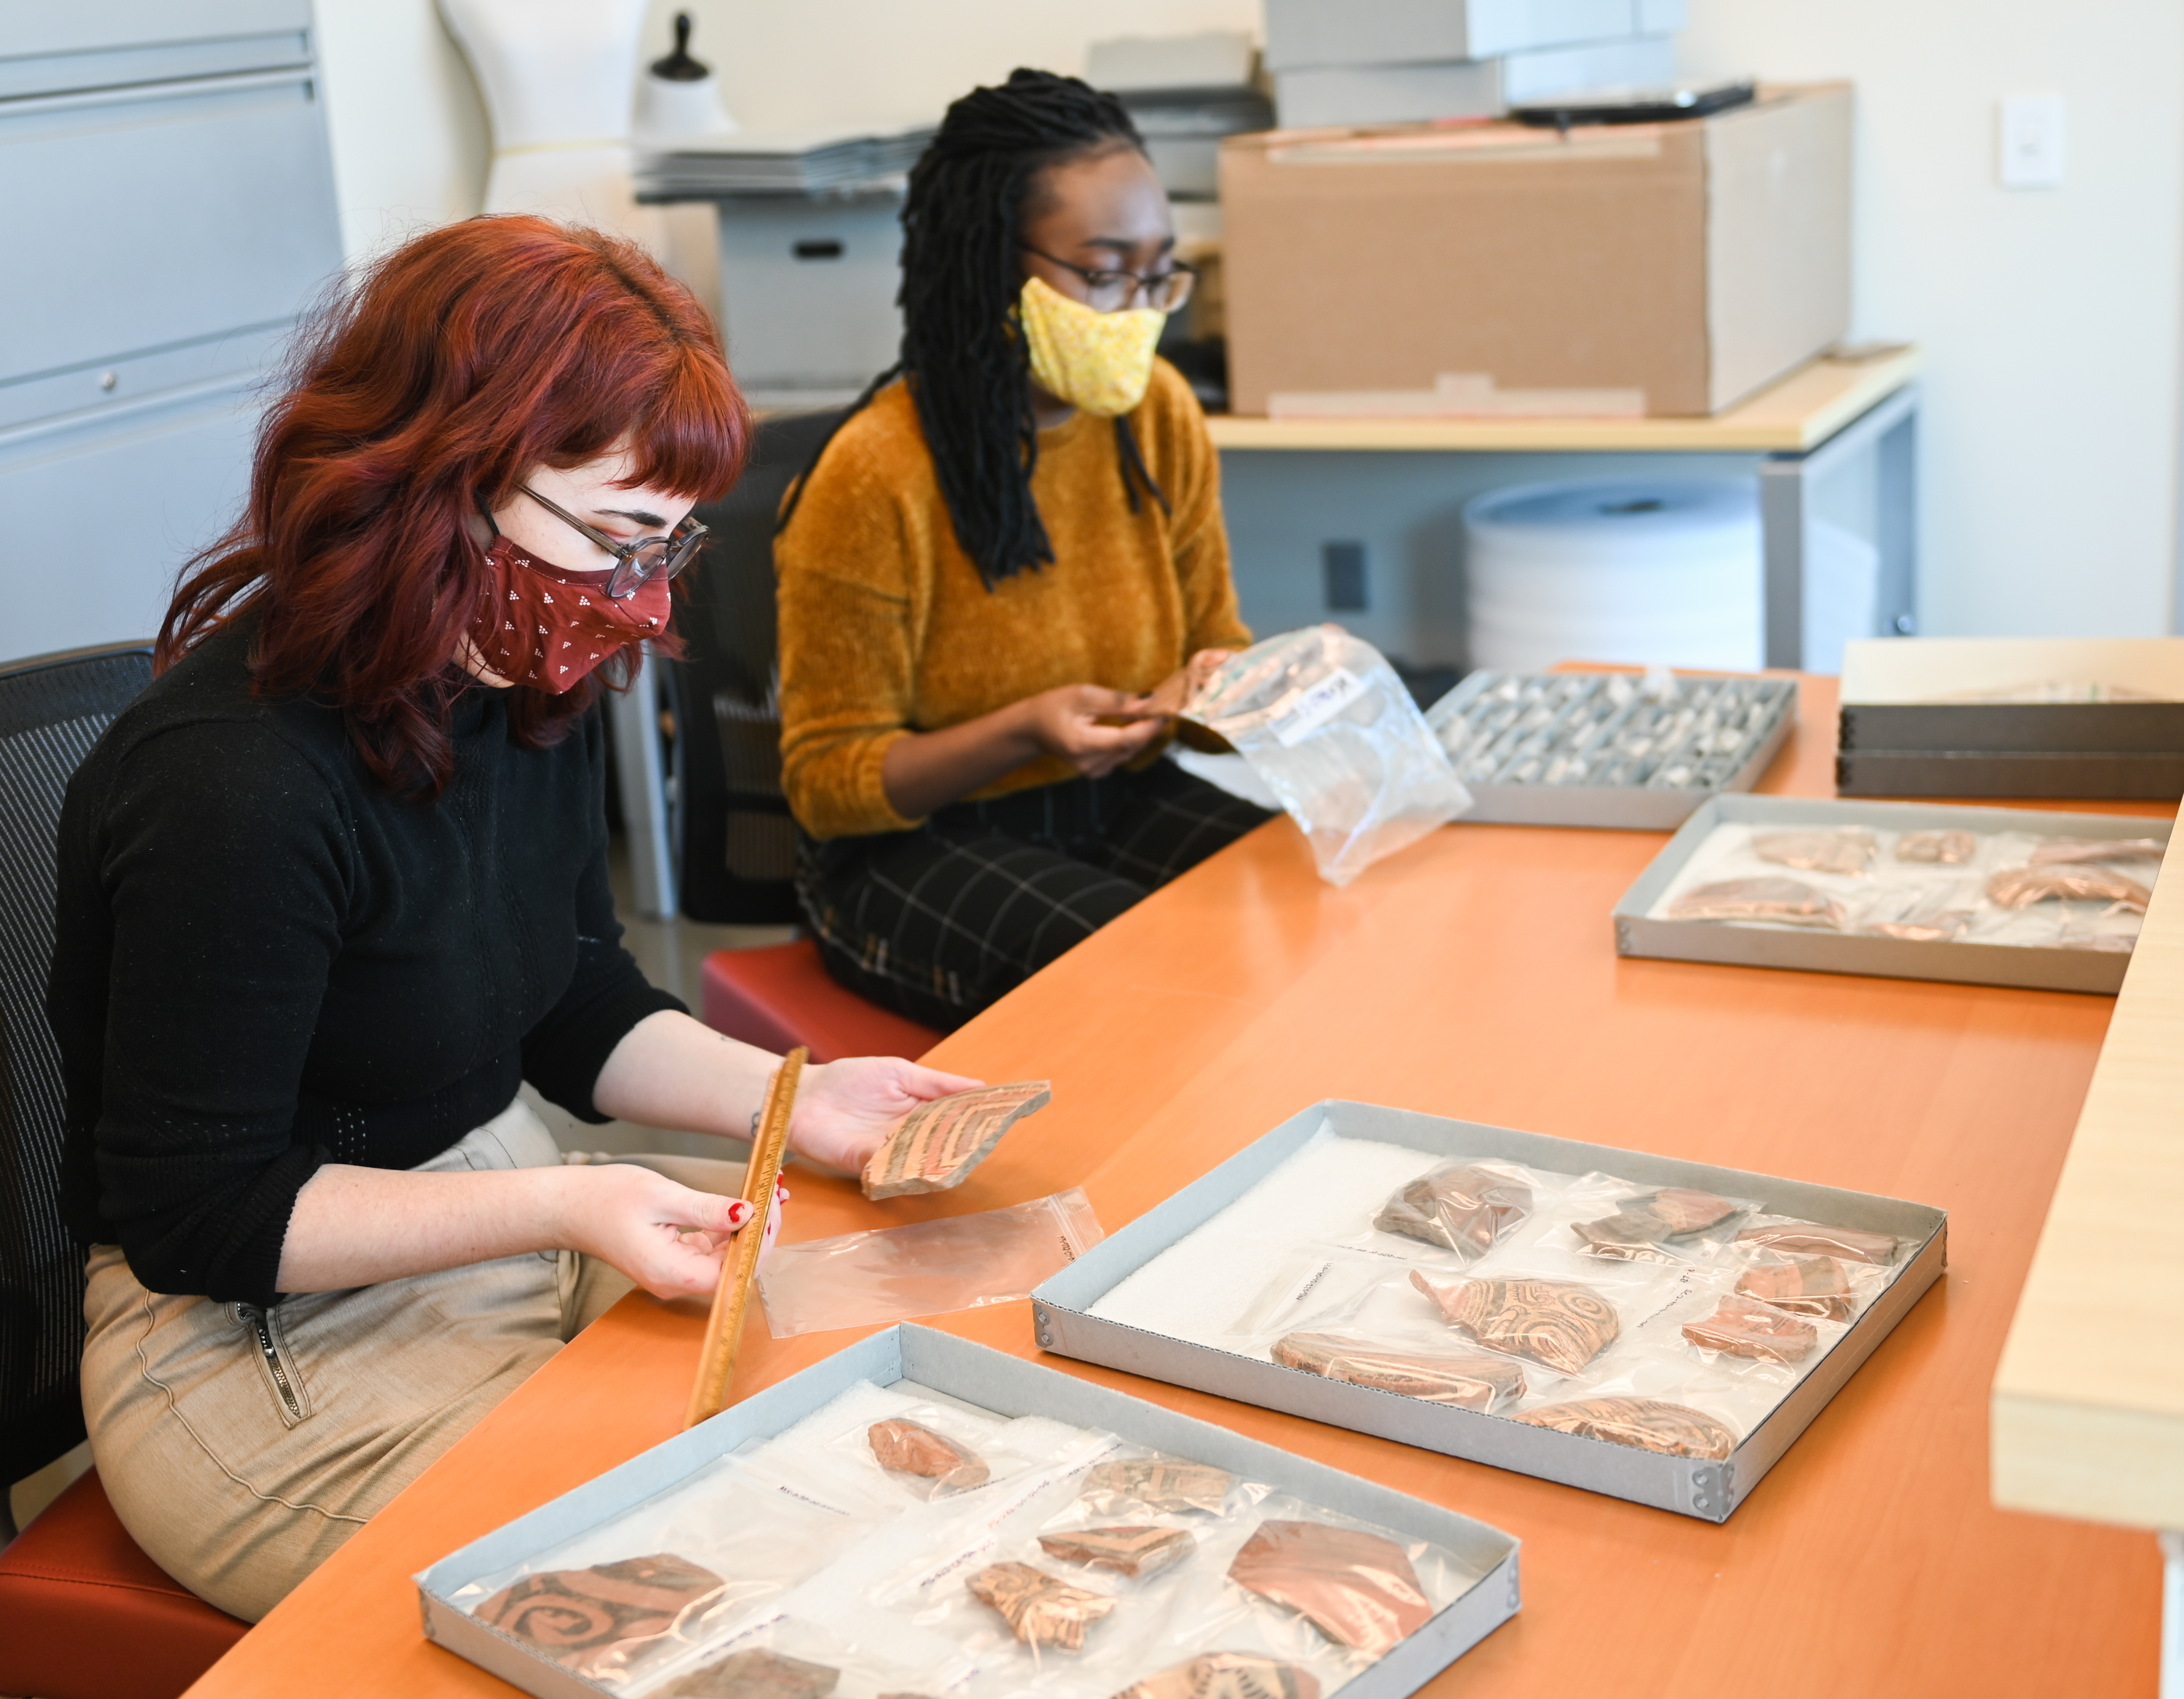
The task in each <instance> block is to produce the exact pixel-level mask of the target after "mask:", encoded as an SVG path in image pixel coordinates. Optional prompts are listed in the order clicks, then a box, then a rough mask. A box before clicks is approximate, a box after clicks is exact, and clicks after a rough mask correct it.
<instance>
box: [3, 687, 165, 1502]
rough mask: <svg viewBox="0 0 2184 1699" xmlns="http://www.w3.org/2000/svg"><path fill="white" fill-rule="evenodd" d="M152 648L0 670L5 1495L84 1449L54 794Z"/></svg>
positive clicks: (79, 1265)
mask: <svg viewBox="0 0 2184 1699" xmlns="http://www.w3.org/2000/svg"><path fill="white" fill-rule="evenodd" d="M151 680H152V650H151V646H150V645H149V644H147V643H131V644H125V645H120V646H116V647H114V648H110V649H77V650H75V651H73V652H71V653H69V654H65V655H39V656H36V657H33V658H32V659H31V660H19V661H12V662H7V663H0V1490H4V1489H5V1487H6V1486H7V1485H8V1484H9V1483H11V1482H14V1481H18V1480H20V1479H22V1478H23V1477H24V1476H25V1475H27V1474H30V1473H33V1472H34V1471H36V1470H38V1469H41V1468H44V1467H45V1466H46V1465H47V1463H49V1462H52V1461H53V1459H54V1458H55V1457H58V1456H60V1454H61V1453H62V1452H64V1451H67V1450H68V1449H69V1447H70V1446H73V1445H75V1443H76V1442H77V1441H78V1440H81V1439H82V1438H83V1405H82V1402H81V1398H80V1396H79V1395H78V1393H77V1390H76V1374H77V1368H78V1366H79V1364H80V1363H81V1360H82V1357H83V1290H84V1277H83V1259H84V1251H85V1247H84V1246H82V1245H78V1244H76V1243H75V1241H74V1240H73V1239H71V1238H70V1235H69V1233H68V1229H67V1228H64V1226H63V1225H62V1224H61V1214H60V1167H61V1128H62V1116H63V1111H64V1105H63V1102H62V1096H61V1065H60V1051H59V1050H58V1047H57V1046H56V1045H55V1044H54V1042H53V1028H52V1027H51V1026H50V1024H48V1022H47V1020H46V975H47V970H48V969H49V968H50V967H51V966H52V965H53V895H54V886H55V872H54V847H55V843H56V836H57V833H58V828H59V825H60V817H61V795H62V793H63V792H64V790H66V789H67V788H68V782H69V777H70V774H72V773H74V772H75V770H76V768H77V767H78V766H81V764H82V761H83V758H84V757H85V756H86V755H89V754H90V753H91V746H92V744H95V743H97V741H98V738H99V734H100V733H103V732H104V731H105V730H106V728H107V727H108V726H109V724H110V723H111V722H112V721H113V719H114V716H115V715H116V714H118V713H120V711H121V710H122V709H123V708H125V706H127V705H128V704H129V702H130V701H131V699H132V698H134V697H135V696H136V694H137V693H138V692H139V691H141V690H142V689H143V688H144V687H145V686H146V685H147V684H148V683H150V682H151Z"/></svg>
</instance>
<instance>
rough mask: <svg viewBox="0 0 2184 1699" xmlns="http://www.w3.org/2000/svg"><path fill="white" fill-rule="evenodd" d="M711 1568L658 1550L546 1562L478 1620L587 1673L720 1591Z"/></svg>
mask: <svg viewBox="0 0 2184 1699" xmlns="http://www.w3.org/2000/svg"><path fill="white" fill-rule="evenodd" d="M720 1592H721V1578H720V1577H719V1576H718V1575H716V1574H714V1573H713V1572H712V1571H711V1570H710V1569H704V1568H699V1566H698V1565H697V1564H695V1563H689V1562H688V1561H687V1560H685V1559H683V1558H681V1557H675V1556H673V1555H672V1554H671V1553H668V1552H659V1553H655V1555H653V1556H651V1557H630V1558H625V1559H624V1560H623V1561H621V1563H600V1564H598V1565H595V1566H594V1567H593V1568H589V1569H549V1570H547V1571H545V1572H543V1573H542V1574H536V1575H526V1576H525V1577H524V1578H523V1579H521V1580H520V1581H517V1582H515V1584H513V1585H510V1586H506V1587H504V1588H502V1589H501V1590H500V1591H499V1592H498V1593H495V1594H494V1595H493V1596H492V1597H491V1598H489V1599H487V1601H486V1602H484V1603H483V1604H482V1605H480V1606H479V1607H477V1613H476V1614H477V1619H478V1620H479V1621H480V1622H482V1623H484V1624H487V1626H489V1627H492V1628H497V1629H499V1630H500V1631H501V1632H502V1633H504V1634H507V1635H514V1636H515V1638H516V1639H518V1640H520V1641H526V1642H527V1643H528V1644H530V1645H532V1646H537V1647H538V1650H539V1651H541V1652H544V1653H545V1654H546V1656H547V1657H550V1658H552V1659H553V1660H554V1662H555V1663H562V1664H566V1665H567V1666H568V1667H569V1668H571V1669H574V1670H577V1671H579V1672H588V1671H591V1670H594V1669H598V1668H603V1667H605V1666H607V1665H609V1664H610V1663H615V1664H618V1663H622V1662H624V1661H625V1660H626V1659H627V1657H628V1656H629V1655H630V1652H631V1650H632V1647H631V1645H630V1643H631V1642H632V1641H643V1640H650V1639H654V1638H656V1637H657V1636H659V1635H663V1634H666V1633H667V1632H668V1631H669V1630H670V1629H672V1628H674V1626H675V1625H676V1624H677V1622H678V1621H680V1620H681V1619H682V1617H683V1615H684V1614H685V1613H688V1612H691V1611H694V1610H698V1609H702V1608H703V1607H705V1605H706V1604H707V1603H709V1602H710V1601H712V1600H713V1599H715V1598H716V1597H717V1596H719V1595H720Z"/></svg>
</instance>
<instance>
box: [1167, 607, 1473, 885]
mask: <svg viewBox="0 0 2184 1699" xmlns="http://www.w3.org/2000/svg"><path fill="white" fill-rule="evenodd" d="M1183 711H1184V717H1185V718H1188V719H1190V720H1194V721H1197V722H1198V723H1199V724H1201V725H1202V726H1204V727H1206V728H1207V729H1208V730H1209V731H1212V732H1214V733H1218V734H1219V735H1220V736H1221V737H1223V738H1227V739H1228V741H1229V743H1230V744H1232V745H1233V746H1234V748H1235V749H1236V751H1237V753H1238V754H1239V755H1242V756H1243V757H1244V759H1245V760H1247V761H1249V762H1250V763H1251V768H1252V770H1253V771H1254V772H1256V773H1257V774H1258V775H1259V777H1262V779H1264V780H1265V781H1266V782H1267V783H1268V786H1269V787H1270V788H1272V789H1273V793H1274V794H1275V795H1276V796H1278V797H1279V798H1280V799H1281V804H1282V806H1283V808H1284V810H1286V811H1288V813H1289V815H1290V818H1291V819H1293V820H1295V822H1296V823H1297V824H1298V826H1299V827H1301V828H1302V829H1303V832H1304V834H1305V837H1306V839H1307V841H1308V842H1309V843H1310V844H1311V845H1312V858H1313V860H1314V861H1315V862H1316V863H1317V864H1318V868H1319V874H1320V877H1322V878H1323V879H1325V880H1326V881H1327V882H1328V883H1329V884H1334V885H1346V884H1348V883H1350V882H1351V880H1352V879H1354V878H1356V877H1357V876H1358V875H1359V874H1360V873H1362V872H1364V871H1365V869H1366V868H1368V867H1369V866H1372V864H1373V862H1375V861H1379V860H1380V859H1381V858H1382V857H1383V856H1385V855H1393V854H1394V853H1395V852H1396V850H1401V849H1402V848H1404V847H1405V846H1406V845H1407V844H1412V843H1414V842H1416V841H1417V840H1418V838H1423V837H1424V836H1425V834H1426V833H1429V832H1431V831H1432V830H1433V829H1434V828H1435V827H1438V826H1442V825H1446V823H1447V822H1450V821H1451V820H1453V819H1455V818H1456V817H1457V816H1458V815H1459V814H1461V813H1463V811H1464V810H1466V809H1468V808H1469V807H1470V806H1471V801H1472V799H1471V793H1470V792H1469V791H1468V790H1466V789H1465V788H1463V783H1462V781H1460V780H1459V779H1458V778H1457V776H1456V771H1455V769H1454V768H1452V767H1451V766H1449V763H1448V757H1447V756H1446V755H1445V754H1444V753H1443V752H1442V749H1441V746H1440V742H1439V741H1438V740H1437V739H1436V738H1435V736H1434V734H1433V733H1432V732H1431V731H1429V729H1428V728H1427V726H1426V722H1425V719H1424V716H1422V715H1421V714H1420V713H1419V712H1418V705H1417V704H1416V703H1415V702H1413V701H1412V699H1411V694H1410V691H1409V690H1408V689H1407V688H1406V687H1405V685H1404V683H1403V682H1402V680H1401V678H1399V677H1396V671H1395V669H1394V668H1393V667H1391V666H1389V665H1388V663H1387V662H1386V661H1385V660H1384V659H1382V657H1381V655H1380V653H1379V650H1378V649H1374V648H1373V646H1372V644H1370V643H1366V642H1364V641H1363V640H1362V638H1355V637H1352V636H1351V634H1350V633H1349V632H1346V631H1344V630H1343V629H1342V627H1340V626H1331V625H1323V626H1307V627H1304V628H1303V629H1302V630H1300V631H1293V632H1284V633H1282V634H1281V635H1280V636H1279V637H1272V638H1268V639H1267V640H1266V641H1265V642H1263V643H1256V644H1254V645H1253V646H1252V647H1251V648H1250V649H1245V651H1244V652H1243V653H1242V654H1241V655H1237V656H1236V657H1234V659H1233V660H1229V662H1228V663H1227V664H1226V665H1224V666H1222V667H1221V669H1220V670H1219V671H1217V672H1216V673H1214V674H1213V676H1212V677H1211V678H1209V679H1208V680H1207V681H1206V683H1205V684H1204V685H1203V686H1202V687H1201V688H1200V690H1199V691H1198V692H1197V693H1196V694H1195V695H1194V696H1193V697H1192V699H1190V702H1189V703H1187V704H1186V705H1184V710H1183Z"/></svg>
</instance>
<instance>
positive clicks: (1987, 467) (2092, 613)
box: [1681, 0, 2184, 636]
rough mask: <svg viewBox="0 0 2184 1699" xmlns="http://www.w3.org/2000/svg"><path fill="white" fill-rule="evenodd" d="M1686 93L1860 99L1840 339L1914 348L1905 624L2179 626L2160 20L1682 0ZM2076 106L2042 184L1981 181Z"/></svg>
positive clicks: (2177, 77)
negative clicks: (1918, 555)
mask: <svg viewBox="0 0 2184 1699" xmlns="http://www.w3.org/2000/svg"><path fill="white" fill-rule="evenodd" d="M1690 19H1691V22H1690V27H1689V28H1688V29H1687V30H1686V31H1685V35H1684V36H1683V39H1682V42H1681V53H1682V59H1683V66H1684V70H1685V73H1686V75H1691V76H1695V77H1711V76H1715V75H1731V74H1736V73H1740V72H1743V71H1746V70H1753V69H1756V70H1759V71H1760V72H1762V73H1763V74H1764V75H1769V76H1773V77H1782V78H1797V77H1836V76H1843V77H1849V78H1851V79H1852V80H1853V81H1855V82H1856V83H1857V84H1858V106H1859V111H1858V168H1857V170H1858V180H1857V208H1858V213H1857V232H1856V255H1857V257H1856V261H1855V265H1856V279H1857V282H1856V288H1855V291H1854V294H1853V303H1854V312H1855V315H1856V331H1855V333H1856V334H1857V335H1858V336H1859V337H1887V338H1903V339H1907V340H1911V341H1915V342H1917V343H1920V344H1921V345H1922V346H1924V347H1925V349H1926V351H1927V356H1928V362H1929V364H1928V369H1927V376H1926V379H1925V404H1924V421H1923V424H1922V426H1921V438H1920V444H1919V448H1920V453H1921V454H1922V456H1923V457H1924V464H1923V466H1922V476H1921V479H1920V485H1921V495H1922V497H1923V499H1924V502H1925V525H1924V539H1923V541H1924V550H1923V554H1924V559H1923V561H1922V567H1921V578H1922V593H1921V601H1922V612H1923V614H1924V619H1923V621H1922V627H1921V628H1922V629H1923V630H1925V631H1927V632H1937V633H1938V632H1964V633H1989V634H2013V635H2014V634H2048V633H2054V634H2063V633H2070V634H2099V635H2119V636H2120V635H2151V634H2153V633H2157V632H2165V631H2168V630H2170V629H2171V628H2172V621H2173V618H2174V603H2175V587H2176V563H2177V536H2176V532H2177V524H2176V510H2177V472H2178V465H2179V457H2180V448H2179V441H2178V409H2179V383H2180V375H2181V374H2184V355H2181V354H2180V346H2179V323H2180V319H2181V318H2184V265H2181V264H2180V248H2184V7H2179V6H2178V5H2177V4H2176V0H2078V3H2076V4H2074V5H2070V6H2058V5H2056V4H2054V3H2053V0H1979V3H1978V4H1976V5H1974V4H1968V3H1966V0H1827V3H1825V4H1814V3H1812V0H1690ZM2015 92H2059V93H2061V94H2063V95H2064V97H2066V98H2067V99H2068V102H2069V164H2068V175H2067V178H2066V181H2065V182H2064V187H2061V188H2059V189H2053V190H2042V191H2009V190H2004V189H2002V188H2000V187H1997V185H1996V182H1995V172H1994V130H1995V103H1996V101H1997V98H1998V97H2000V96H2001V95H2003V94H2004V93H2015Z"/></svg>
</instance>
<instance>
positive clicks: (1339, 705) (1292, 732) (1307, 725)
mask: <svg viewBox="0 0 2184 1699" xmlns="http://www.w3.org/2000/svg"><path fill="white" fill-rule="evenodd" d="M1363 694H1365V681H1364V680H1363V679H1362V678H1360V677H1358V676H1357V674H1356V673H1354V672H1352V671H1351V670H1350V669H1349V668H1348V667H1346V666H1338V667H1336V668H1335V669H1334V671H1332V672H1330V673H1329V674H1328V675H1327V677H1324V678H1323V679H1321V680H1320V681H1319V682H1318V683H1317V684H1315V685H1313V686H1312V688H1311V689H1309V690H1307V691H1306V692H1305V693H1304V694H1303V695H1302V696H1301V698H1299V699H1298V701H1297V705H1296V706H1295V707H1294V708H1292V709H1290V711H1289V712H1288V713H1286V714H1284V715H1283V716H1282V717H1281V718H1280V719H1279V720H1278V721H1275V723H1274V725H1273V733H1274V740H1275V741H1276V742H1277V743H1279V744H1280V745H1281V746H1282V747H1283V748H1284V749H1295V747H1296V746H1297V745H1298V744H1300V743H1301V742H1303V741H1304V739H1306V738H1308V737H1310V736H1311V735H1312V733H1314V732H1317V731H1318V729H1319V728H1320V727H1322V726H1324V725H1325V724H1326V723H1327V722H1328V721H1329V720H1332V719H1333V718H1334V716H1336V715H1337V714H1340V712H1341V711H1342V710H1344V709H1346V708H1347V707H1348V706H1349V705H1351V703H1353V702H1355V701H1356V700H1357V699H1358V698H1359V697H1361V696H1362V695H1363Z"/></svg>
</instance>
